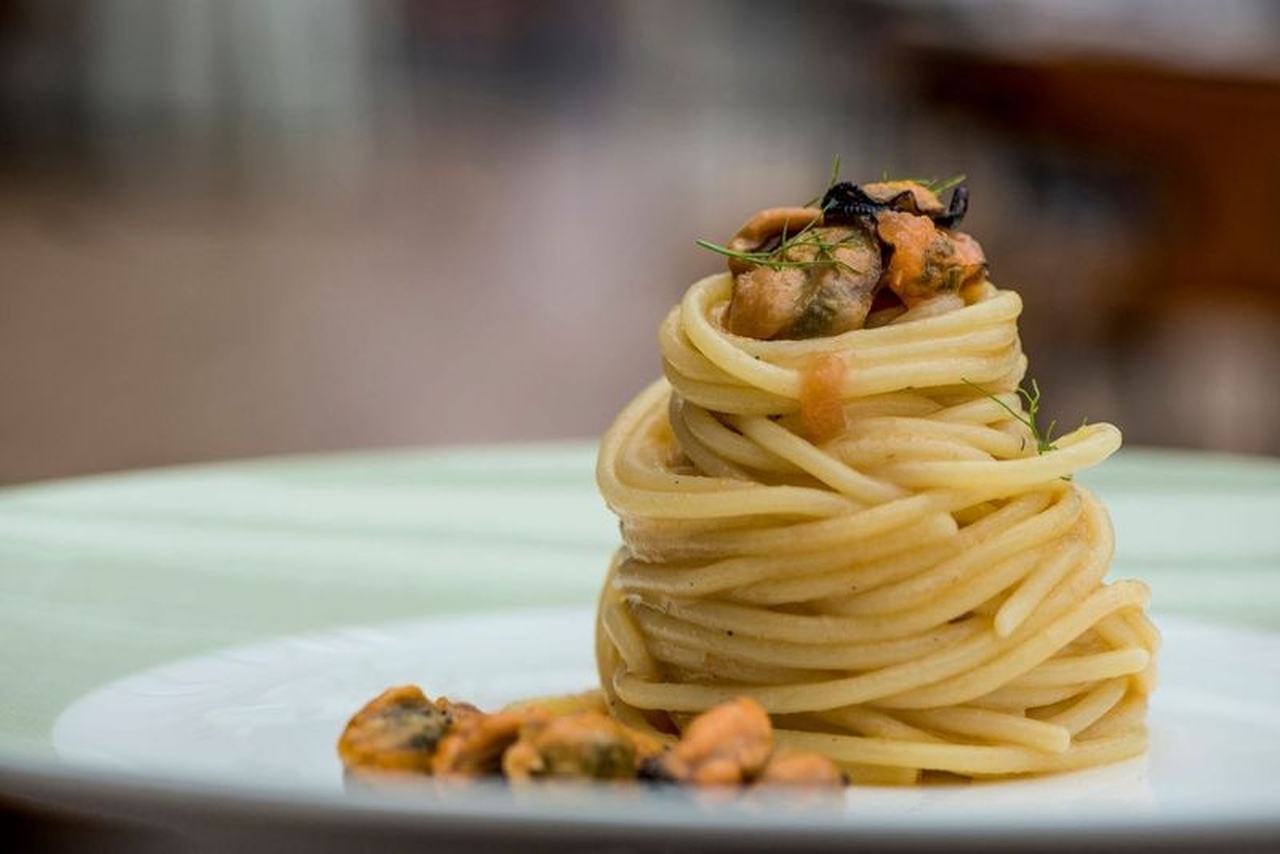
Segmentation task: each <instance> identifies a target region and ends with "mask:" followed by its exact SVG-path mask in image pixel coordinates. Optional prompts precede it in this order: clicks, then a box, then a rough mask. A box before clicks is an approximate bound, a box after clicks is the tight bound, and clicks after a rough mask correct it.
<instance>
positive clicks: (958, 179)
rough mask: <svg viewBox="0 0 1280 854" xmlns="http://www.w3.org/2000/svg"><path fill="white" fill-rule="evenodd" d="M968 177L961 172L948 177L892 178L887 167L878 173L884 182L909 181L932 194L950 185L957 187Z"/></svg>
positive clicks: (945, 189) (943, 190)
mask: <svg viewBox="0 0 1280 854" xmlns="http://www.w3.org/2000/svg"><path fill="white" fill-rule="evenodd" d="M967 179H968V176H967V175H965V174H964V173H963V172H962V173H960V174H959V175H952V176H951V177H950V178H894V177H893V176H892V175H891V174H890V172H889V170H888V169H886V170H884V171H883V172H881V173H880V180H881V181H882V182H884V183H886V184H887V183H889V182H890V181H909V182H910V183H912V184H919V185H920V186H921V187H924V188H925V189H926V190H929V191H930V192H932V193H933V194H934V195H937V196H941V195H942V194H943V193H945V192H946V191H947V190H950V189H951V188H952V187H958V186H960V185H961V184H963V183H964V182H965V181H966V180H967Z"/></svg>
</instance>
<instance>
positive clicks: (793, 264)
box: [695, 154, 862, 275]
mask: <svg viewBox="0 0 1280 854" xmlns="http://www.w3.org/2000/svg"><path fill="white" fill-rule="evenodd" d="M838 183H840V155H839V154H837V155H836V156H835V159H834V160H833V162H832V164H831V175H830V177H829V178H828V179H827V190H829V189H831V188H832V187H834V186H835V185H836V184H838ZM822 195H826V190H824V191H823V193H822ZM821 200H822V196H818V197H817V198H814V199H810V200H809V201H808V202H805V204H804V206H805V207H807V208H811V207H814V206H815V205H817V204H818V202H819V201H821ZM823 210H824V212H825V210H826V209H825V208H824V209H823ZM818 219H820V217H818V218H815V219H814V220H813V221H812V222H809V223H807V224H806V225H805V226H804V228H802V229H800V230H799V231H797V232H796V233H795V234H792V235H788V234H787V231H786V229H785V228H784V229H783V231H782V234H781V236H780V237H781V240H780V241H779V243H778V245H777V246H775V247H774V248H772V249H769V250H767V251H754V252H743V251H740V250H737V249H730V248H729V247H727V246H724V245H722V244H719V243H714V242H712V241H710V240H702V239H699V240H697V241H695V242H696V243H697V244H698V246H700V247H701V248H703V249H708V250H710V251H712V252H715V253H717V254H719V255H723V256H725V257H726V258H733V259H735V260H738V261H743V262H745V263H747V264H753V265H755V266H757V267H768V268H770V269H772V270H785V269H787V268H789V267H790V268H810V267H835V268H838V269H841V270H844V271H846V272H848V273H851V274H853V275H860V274H861V272H862V271H861V270H856V269H854V268H853V267H852V266H850V265H849V264H847V263H845V262H844V261H841V260H840V259H839V258H837V257H836V255H835V253H836V250H837V249H839V248H840V247H841V246H843V245H845V244H846V243H849V242H851V241H854V240H860V239H861V236H860V235H859V234H857V233H856V232H852V233H850V234H848V235H846V236H845V237H842V238H840V239H839V240H829V239H827V238H826V237H825V236H824V235H823V234H822V233H821V232H819V231H816V230H815V228H816V226H817V225H818ZM802 247H808V248H811V249H812V250H813V257H812V258H810V259H808V260H797V259H794V258H789V257H787V255H788V253H789V252H791V251H792V250H793V249H798V248H802Z"/></svg>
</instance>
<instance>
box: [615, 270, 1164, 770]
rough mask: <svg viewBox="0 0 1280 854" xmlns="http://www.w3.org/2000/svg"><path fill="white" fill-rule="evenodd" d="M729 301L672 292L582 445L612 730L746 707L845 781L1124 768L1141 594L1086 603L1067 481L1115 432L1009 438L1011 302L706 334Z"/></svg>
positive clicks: (977, 289) (1076, 492) (1098, 569)
mask: <svg viewBox="0 0 1280 854" xmlns="http://www.w3.org/2000/svg"><path fill="white" fill-rule="evenodd" d="M732 288H733V278H732V277H731V276H730V275H729V274H719V275H714V276H709V277H707V278H706V279H703V280H701V281H699V282H697V283H695V284H694V285H693V286H692V287H690V288H689V290H688V291H687V293H686V294H685V296H684V298H683V300H682V301H681V302H680V304H679V305H677V306H675V307H674V308H673V309H672V310H671V312H670V313H669V314H668V316H667V317H666V319H665V321H664V322H663V324H662V326H661V331H660V345H661V351H662V357H663V363H664V372H665V378H664V379H661V380H659V381H657V382H656V383H654V384H653V385H651V386H650V387H648V388H647V389H645V390H644V391H643V392H642V393H640V394H639V395H638V396H637V397H636V398H635V399H634V400H633V401H632V402H631V403H630V404H629V405H628V406H627V407H626V408H625V409H624V410H623V412H622V413H621V414H620V415H619V417H618V418H617V420H616V422H615V423H614V425H613V427H612V428H611V429H610V430H609V432H608V433H607V434H606V436H605V437H604V439H603V441H602V445H601V448H600V454H599V461H598V468H597V480H598V483H599V487H600V490H601V493H602V495H603V496H604V499H605V500H606V502H607V503H608V505H609V506H610V508H611V509H612V510H613V511H614V512H615V513H617V515H618V516H619V517H620V520H621V531H622V537H623V543H624V545H623V547H622V548H621V549H620V550H619V552H618V553H617V556H616V557H615V559H614V561H613V565H612V566H611V568H610V570H609V573H608V577H607V580H606V583H605V585H604V589H603V592H602V594H601V598H600V604H599V612H598V625H597V659H598V664H599V669H600V677H601V682H602V686H603V688H604V691H605V693H606V695H607V697H608V699H609V703H610V707H611V710H612V712H613V714H614V715H615V716H616V717H618V718H619V719H621V720H622V721H623V722H625V723H628V724H631V725H634V726H641V727H644V728H647V729H649V730H652V731H654V732H657V733H675V732H678V731H679V730H680V728H681V727H682V726H683V725H684V724H685V723H687V721H688V720H689V719H690V718H691V717H692V716H694V715H696V714H697V713H698V712H700V711H703V710H706V709H708V708H710V707H712V706H714V705H715V704H717V703H719V702H722V701H724V700H727V699H729V698H732V697H736V696H743V695H745V696H750V697H752V698H754V699H756V700H758V701H759V702H760V703H762V704H763V705H764V707H765V708H766V709H767V710H768V711H769V713H770V715H771V717H772V719H773V722H774V726H775V727H776V730H777V738H778V740H779V742H781V743H783V744H789V745H792V746H794V747H797V748H801V749H806V750H816V751H820V752H822V753H824V754H826V755H828V756H830V757H831V758H833V759H834V760H836V761H837V762H838V763H839V764H840V765H841V766H842V767H843V768H844V769H845V770H846V772H847V773H848V775H849V776H850V778H851V779H852V780H854V781H870V782H887V783H911V782H915V781H918V780H919V779H921V775H922V773H924V772H949V773H952V774H959V775H965V776H969V777H987V776H1000V775H1012V774H1026V773H1042V772H1052V771H1063V770H1069V769H1077V768H1083V767H1088V766H1094V765H1099V764H1103V763H1109V762H1114V761H1117V760H1120V759H1123V758H1127V757H1131V756H1134V755H1137V754H1140V753H1141V752H1143V751H1144V750H1145V748H1146V727H1145V715H1146V699H1147V696H1148V694H1149V693H1150V692H1151V690H1152V688H1153V687H1154V684H1155V655H1156V650H1157V647H1158V643H1159V636H1158V634H1157V632H1156V630H1155V628H1154V627H1153V626H1152V624H1151V623H1150V622H1149V621H1148V619H1147V617H1146V615H1145V612H1144V609H1145V606H1146V605H1147V602H1148V598H1149V592H1148V590H1147V588H1146V587H1145V586H1144V585H1143V584H1142V583H1140V582H1136V581H1114V582H1111V583H1107V582H1106V581H1104V576H1106V575H1107V573H1108V570H1109V568H1110V564H1111V558H1112V547H1113V536H1112V529H1111V525H1110V522H1109V519H1108V517H1107V513H1106V511H1105V509H1104V508H1103V507H1102V505H1101V504H1100V503H1099V501H1098V500H1097V499H1096V498H1095V497H1094V496H1093V495H1092V494H1091V493H1090V492H1089V491H1088V490H1086V489H1084V488H1083V487H1081V486H1080V485H1079V484H1078V483H1076V482H1075V481H1074V480H1073V479H1072V475H1073V474H1074V473H1075V472H1077V471H1079V470H1080V469H1083V468H1087V467H1089V466H1093V465H1095V464H1097V463H1099V462H1101V461H1102V460H1104V459H1105V458H1106V457H1108V456H1109V455H1110V454H1112V453H1113V452H1114V451H1115V450H1116V449H1117V448H1118V447H1119V446H1120V441H1121V437H1120V432H1119V430H1117V429H1116V428H1115V427H1113V426H1112V425H1110V424H1088V425H1084V426H1081V427H1080V428H1079V429H1077V430H1075V431H1073V432H1071V433H1068V434H1066V435H1064V436H1062V437H1061V438H1059V439H1057V440H1056V441H1054V442H1053V443H1052V444H1050V443H1049V442H1048V441H1047V437H1044V436H1040V435H1038V434H1037V433H1036V432H1035V431H1034V429H1033V428H1034V427H1035V422H1034V411H1031V407H1029V406H1028V403H1029V400H1028V399H1027V396H1026V395H1025V394H1023V393H1020V392H1019V390H1018V389H1019V385H1020V383H1021V382H1022V380H1023V377H1024V374H1025V372H1026V368H1027V360H1026V358H1025V356H1024V354H1023V352H1022V348H1021V343H1020V340H1019V335H1018V326H1017V322H1018V317H1019V314H1020V312H1021V309H1022V303H1021V299H1020V298H1019V296H1018V294H1017V293H1015V292H1013V291H1008V290H1001V289H998V288H996V287H995V286H994V285H992V284H991V283H990V282H989V281H987V280H986V279H985V277H984V278H983V279H982V281H980V282H978V283H976V284H973V285H970V286H967V287H965V288H963V289H962V290H960V291H959V292H957V293H953V294H948V295H946V296H943V297H939V298H937V299H933V300H930V301H928V302H925V303H923V304H921V305H919V306H916V307H912V308H910V309H909V310H906V311H905V312H904V313H899V314H897V315H896V316H895V317H892V318H890V319H887V320H884V321H883V323H881V324H880V325H872V323H873V322H874V321H875V318H872V320H871V321H869V322H868V326H867V328H859V329H855V330H852V331H848V332H844V333H842V334H838V335H832V336H827V337H818V338H809V339H803V340H758V339H754V338H748V337H744V336H740V335H735V334H732V333H731V332H729V331H728V330H727V328H726V325H725V323H724V314H725V311H726V309H727V306H728V303H729V300H730V298H731V292H732ZM815 424H820V425H822V424H825V425H826V426H825V427H823V428H818V427H815ZM832 425H834V426H832Z"/></svg>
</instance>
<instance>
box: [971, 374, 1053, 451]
mask: <svg viewBox="0 0 1280 854" xmlns="http://www.w3.org/2000/svg"><path fill="white" fill-rule="evenodd" d="M964 383H965V385H968V386H972V387H973V388H975V389H977V390H978V391H980V392H982V393H983V394H984V395H986V396H987V397H989V398H991V399H992V400H993V401H995V402H996V403H997V404H999V406H1000V408H1001V409H1003V410H1004V411H1005V412H1008V413H1009V414H1010V415H1012V416H1013V417H1014V419H1016V420H1017V421H1019V422H1021V423H1022V424H1025V425H1026V427H1027V429H1028V430H1030V431H1031V437H1032V438H1033V439H1035V440H1036V453H1037V454H1045V453H1048V452H1049V451H1056V450H1058V446H1057V445H1056V444H1054V441H1053V429H1054V428H1055V427H1057V426H1058V422H1057V421H1050V422H1049V426H1048V427H1046V428H1045V429H1044V431H1043V432H1041V430H1040V425H1039V424H1038V423H1037V421H1036V417H1037V416H1038V415H1039V414H1040V385H1039V384H1038V383H1037V382H1036V381H1035V379H1034V378H1033V379H1032V380H1031V390H1030V391H1028V390H1027V389H1025V388H1022V387H1021V386H1019V387H1018V389H1017V392H1018V397H1020V398H1022V402H1023V404H1024V405H1025V407H1026V411H1024V412H1019V411H1018V410H1016V409H1014V408H1013V407H1012V406H1010V405H1009V404H1007V403H1005V402H1004V401H1003V400H1001V399H1000V398H999V396H998V395H995V394H992V393H991V392H989V391H987V390H986V389H985V388H983V387H982V386H980V385H978V384H977V383H975V382H970V381H969V380H965V381H964ZM1023 441H1024V442H1025V441H1026V440H1023Z"/></svg>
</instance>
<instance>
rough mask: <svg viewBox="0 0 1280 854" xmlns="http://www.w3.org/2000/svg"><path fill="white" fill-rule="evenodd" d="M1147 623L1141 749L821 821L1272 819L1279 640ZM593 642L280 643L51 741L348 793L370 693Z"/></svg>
mask: <svg viewBox="0 0 1280 854" xmlns="http://www.w3.org/2000/svg"><path fill="white" fill-rule="evenodd" d="M1161 623H1162V626H1163V633H1164V638H1165V644H1164V647H1163V649H1162V654H1161V685H1160V689H1159V691H1158V693H1157V694H1156V695H1155V697H1154V700H1153V705H1152V708H1151V713H1150V720H1151V729H1152V744H1151V749H1150V751H1149V753H1148V755H1147V756H1145V757H1142V758H1140V759H1134V760H1130V761H1127V762H1123V763H1119V764H1116V765H1113V766H1110V767H1106V768H1099V769H1093V770H1089V771H1085V772H1080V773H1072V774H1059V775H1052V776H1047V777H1041V778H1034V779H1022V780H1013V781H1000V782H990V783H981V784H938V785H930V786H924V787H914V788H907V787H866V786H862V787H855V788H851V789H849V790H848V792H847V793H846V796H845V804H844V806H845V808H844V809H843V810H842V811H839V812H838V813H837V812H836V811H833V810H831V809H828V807H830V806H831V804H829V803H827V804H824V810H823V811H822V814H821V816H820V819H821V821H822V823H823V824H824V825H825V826H827V827H828V829H829V830H830V831H831V832H833V833H835V832H843V833H846V834H848V835H850V836H852V837H856V836H857V835H858V834H859V833H860V832H862V831H866V830H875V831H877V832H879V831H885V830H888V829H890V828H902V827H904V826H906V823H907V822H909V826H910V827H911V828H912V829H913V830H918V831H924V832H929V833H933V832H936V831H939V830H943V829H948V830H954V829H956V828H960V827H964V828H974V827H987V826H991V825H1003V826H1004V827H1006V828H1017V829H1019V830H1021V831H1025V832H1031V831H1035V832H1043V833H1049V832H1060V831H1062V830H1063V829H1064V828H1070V827H1077V826H1080V825H1088V826H1091V827H1093V828H1101V827H1107V828H1110V829H1113V830H1121V829H1123V830H1127V831H1130V832H1134V833H1136V832H1139V831H1151V830H1158V829H1160V828H1164V827H1168V826H1170V825H1184V824H1189V825H1200V824H1204V823H1208V822H1227V821H1232V822H1234V821H1242V820H1248V818H1249V817H1250V816H1267V815H1270V816H1277V817H1280V788H1277V787H1276V786H1275V785H1274V779H1275V769H1276V768H1278V767H1280V635H1275V634H1264V633H1260V632H1250V631H1242V630H1231V629H1223V628H1217V627H1211V626H1202V625H1198V624H1196V623H1194V622H1189V621H1186V620H1183V619H1177V618H1165V619H1163V620H1161ZM591 637H592V613H591V612H590V611H587V610H579V609H571V610H537V611H524V612H509V613H491V614H485V613H480V614H475V615H470V616H466V617H450V618H442V619H436V620H428V621H424V622H417V623H406V624H397V625H394V626H388V627H384V628H381V629H344V630H337V631H331V632H325V633H322V634H313V635H301V636H296V637H286V638H281V639H277V640H273V641H269V642H267V643H264V644H259V645H255V646H249V647H239V648H236V649H231V650H227V651H224V652H220V653H217V654H214V655H211V656H204V657H200V658H194V659H188V660H186V661H182V662H178V663H175V664H172V665H168V666H165V667H161V668H157V669H155V670H150V671H147V672H144V673H141V674H137V675H135V676H131V677H128V678H126V679H122V680H119V681H117V682H113V683H111V684H110V685H107V686H105V687H103V688H101V689H99V690H98V691H95V692H93V693H92V694H90V695H88V696H86V697H84V698H83V699H81V700H79V701H77V702H76V703H75V704H73V705H72V706H71V707H70V708H69V709H67V711H66V712H64V713H63V714H62V715H61V716H60V717H59V719H58V721H57V724H56V726H55V728H54V746H55V748H56V749H57V750H58V752H59V754H61V755H62V756H63V758H65V759H66V760H68V761H69V762H72V763H75V764H79V765H82V766H84V767H92V766H96V767H101V768H104V769H109V770H112V771H119V772H127V773H131V774H134V775H141V776H149V777H155V778H164V779H169V780H175V781H177V780H186V781H188V782H190V783H218V784H223V785H229V786H236V785H240V786H244V785H251V786H253V787H254V788H255V789H259V790H261V791H262V792H263V793H264V794H269V793H272V792H287V793H290V794H291V795H298V794H302V795H306V796H309V797H312V798H315V799H316V800H317V802H318V803H325V802H332V801H333V800H334V799H335V798H342V797H343V793H344V785H343V775H342V769H341V766H340V764H339V762H338V761H337V758H336V755H335V750H334V745H335V742H336V739H337V735H338V733H339V732H340V731H341V729H342V726H343V724H344V723H345V722H346V720H347V718H349V717H350V716H351V714H352V713H353V712H354V711H355V710H356V709H357V708H359V707H360V706H361V705H363V703H364V702H366V701H367V700H368V699H370V698H371V697H373V696H374V695H375V694H376V693H378V692H379V691H381V690H382V689H384V688H386V687H388V686H390V685H398V684H404V683H406V682H412V683H416V684H420V685H422V686H423V687H424V688H425V689H426V690H427V693H428V694H429V695H431V696H440V695H447V696H450V697H454V698H459V699H466V700H471V701H474V702H476V703H477V704H479V705H481V706H482V707H488V708H494V707H497V706H500V705H502V704H505V703H507V702H511V701H513V700H517V699H521V698H527V697H530V696H537V695H545V694H553V693H567V692H574V691H581V690H583V689H585V688H587V687H590V686H591V685H592V684H593V683H594V681H595V675H594V667H593V662H592V657H591V650H592V641H591ZM1223 662H1233V666H1232V667H1223ZM534 796H535V797H536V793H535V795H534ZM396 803H397V805H398V806H399V805H401V804H400V802H396ZM602 806H603V808H606V809H607V808H609V807H612V808H613V809H614V810H616V813H615V814H614V816H613V817H614V818H618V819H620V818H623V817H629V818H631V819H643V821H644V822H645V823H646V824H650V825H654V826H658V825H669V824H670V823H671V819H672V815H671V799H670V798H663V797H657V798H653V797H643V796H641V797H637V796H636V795H635V793H630V792H628V793H626V794H625V795H624V796H622V797H620V798H618V799H616V803H614V804H609V803H608V802H607V801H606V802H604V804H603V805H598V808H601V807H602ZM409 809H410V814H413V811H414V807H410V808H409ZM623 809H625V812H624V811H623ZM727 817H729V818H732V819H733V820H734V821H736V820H737V818H738V815H737V813H736V812H712V813H710V814H705V815H703V817H702V821H703V822H704V823H705V824H706V825H708V826H717V825H723V823H724V820H725V819H726V818H727ZM495 818H498V816H495ZM558 818H561V819H563V818H571V815H561V816H558ZM682 818H683V817H682ZM1278 820H1280V819H1278Z"/></svg>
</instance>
